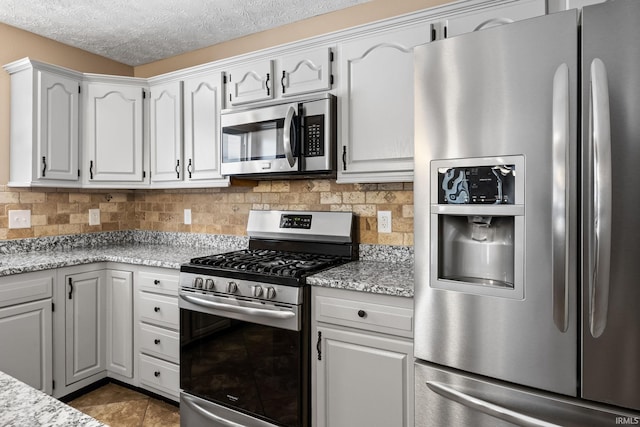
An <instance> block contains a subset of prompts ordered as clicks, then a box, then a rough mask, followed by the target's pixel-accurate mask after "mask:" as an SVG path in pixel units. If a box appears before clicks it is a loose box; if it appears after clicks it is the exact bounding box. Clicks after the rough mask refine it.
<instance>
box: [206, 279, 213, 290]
mask: <svg viewBox="0 0 640 427" xmlns="http://www.w3.org/2000/svg"><path fill="white" fill-rule="evenodd" d="M204 289H213V279H207V280H205V281H204Z"/></svg>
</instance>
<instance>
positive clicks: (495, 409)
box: [427, 381, 560, 427]
mask: <svg viewBox="0 0 640 427" xmlns="http://www.w3.org/2000/svg"><path fill="white" fill-rule="evenodd" d="M427 387H429V388H430V389H431V390H432V391H434V392H435V393H437V394H439V395H441V396H443V397H444V398H446V399H449V400H453V401H454V402H458V403H460V404H461V405H464V406H466V407H468V408H471V409H474V410H476V411H480V412H482V413H484V414H487V415H490V416H492V417H495V418H498V419H501V420H504V421H507V422H509V423H512V424H516V425H519V426H525V427H560V426H558V425H557V424H553V423H550V422H548V421H544V420H540V419H538V418H534V417H531V416H529V415H525V414H522V413H520V412H516V411H514V410H512V409H508V408H505V407H504V406H500V405H496V404H495V403H491V402H488V401H486V400H483V399H480V398H478V397H475V396H472V395H471V394H468V393H465V392H462V391H460V390H457V389H455V388H454V387H453V386H451V385H448V384H443V383H439V382H435V381H427Z"/></svg>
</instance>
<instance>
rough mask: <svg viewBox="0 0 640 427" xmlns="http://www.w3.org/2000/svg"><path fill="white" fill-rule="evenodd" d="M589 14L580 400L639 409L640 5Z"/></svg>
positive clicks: (618, 4)
mask: <svg viewBox="0 0 640 427" xmlns="http://www.w3.org/2000/svg"><path fill="white" fill-rule="evenodd" d="M582 19H583V24H582V58H583V64H582V104H583V106H582V108H583V123H582V129H583V131H582V147H583V150H582V161H583V167H582V174H583V178H582V182H583V188H582V199H583V206H584V208H583V212H582V233H583V237H582V240H583V242H584V245H583V252H582V261H583V262H582V281H581V283H582V303H583V310H582V397H584V398H586V399H591V400H596V401H600V402H607V403H611V404H614V405H619V406H623V407H627V408H633V409H635V410H640V363H638V360H640V309H639V307H640V283H639V280H640V279H639V278H640V262H639V261H640V244H639V243H638V236H640V234H639V232H638V230H640V215H639V212H640V186H639V185H638V182H639V181H638V160H639V159H640V25H638V24H639V23H640V2H639V1H637V0H616V1H609V2H606V3H603V4H599V5H594V6H589V7H585V8H584V9H583V12H582Z"/></svg>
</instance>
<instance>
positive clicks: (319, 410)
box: [312, 288, 414, 427]
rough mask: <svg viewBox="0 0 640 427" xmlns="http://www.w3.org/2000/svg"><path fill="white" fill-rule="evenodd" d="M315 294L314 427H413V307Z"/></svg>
mask: <svg viewBox="0 0 640 427" xmlns="http://www.w3.org/2000/svg"><path fill="white" fill-rule="evenodd" d="M312 292H313V309H314V314H313V322H312V339H315V340H317V341H316V342H315V347H314V350H315V351H314V355H313V356H312V361H313V366H312V381H313V386H312V399H313V402H312V408H313V409H312V416H313V425H314V426H316V427H341V426H349V427H360V426H361V427H371V426H396V427H411V426H413V424H414V420H413V418H414V399H413V394H414V390H413V389H414V382H413V381H414V380H413V340H412V337H413V301H412V300H411V299H410V298H402V297H391V296H387V295H373V294H366V293H362V292H354V291H344V290H337V289H328V288H313V291H312Z"/></svg>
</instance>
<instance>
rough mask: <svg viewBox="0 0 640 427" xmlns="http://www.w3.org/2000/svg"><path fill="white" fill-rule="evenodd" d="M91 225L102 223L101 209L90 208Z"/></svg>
mask: <svg viewBox="0 0 640 427" xmlns="http://www.w3.org/2000/svg"><path fill="white" fill-rule="evenodd" d="M89 225H100V209H89Z"/></svg>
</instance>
